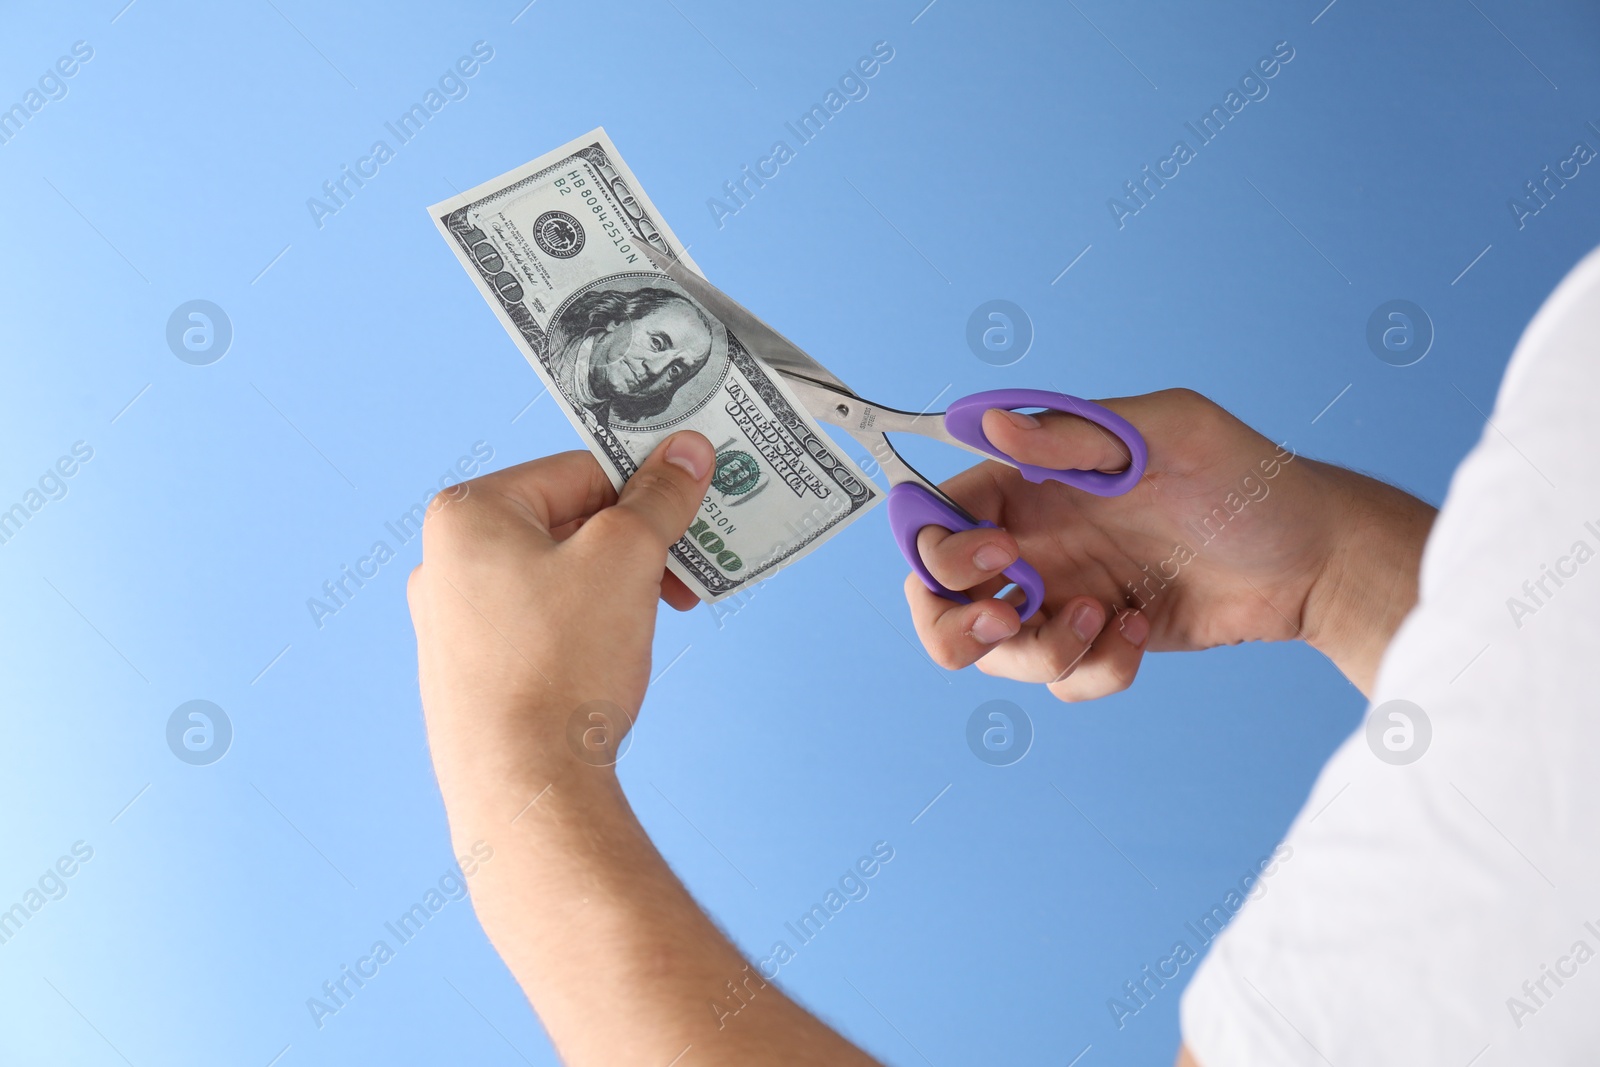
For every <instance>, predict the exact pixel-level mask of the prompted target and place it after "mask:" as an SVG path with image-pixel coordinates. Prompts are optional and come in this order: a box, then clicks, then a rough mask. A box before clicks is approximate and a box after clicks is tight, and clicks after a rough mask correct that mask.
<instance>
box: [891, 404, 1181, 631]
mask: <svg viewBox="0 0 1600 1067" xmlns="http://www.w3.org/2000/svg"><path fill="white" fill-rule="evenodd" d="M990 408H1003V409H1006V410H1008V411H1011V410H1016V409H1018V408H1048V409H1050V410H1052V411H1061V412H1066V413H1067V414H1071V415H1077V416H1079V417H1080V418H1085V419H1088V420H1089V421H1090V422H1092V423H1095V424H1096V425H1097V426H1100V427H1103V428H1104V429H1105V430H1107V431H1108V432H1110V433H1111V434H1112V435H1114V436H1115V437H1117V438H1118V439H1119V440H1121V442H1122V444H1123V446H1124V447H1125V448H1127V450H1128V454H1129V456H1130V457H1131V461H1130V462H1129V464H1128V469H1127V470H1125V471H1122V472H1120V473H1117V474H1108V473H1106V472H1104V471H1084V470H1056V469H1054V468H1051V467H1039V466H1035V465H1034V464H1031V463H1019V462H1017V461H1016V460H1015V459H1013V458H1011V457H1010V456H1008V455H1007V454H1006V453H1004V452H1002V451H1001V450H1000V449H998V448H996V447H995V446H994V445H993V444H992V443H990V441H989V438H988V437H987V436H986V435H985V434H984V432H983V413H984V412H985V411H988V410H989V409H990ZM944 425H945V429H946V430H948V431H949V432H950V434H951V436H953V437H955V438H956V439H957V440H959V441H962V442H965V443H966V444H969V445H971V446H972V447H974V448H976V449H979V450H980V451H982V452H984V453H987V454H988V455H991V456H993V457H994V458H995V459H999V460H1003V461H1005V462H1006V463H1010V464H1012V465H1013V466H1015V467H1016V468H1017V469H1018V470H1019V471H1020V472H1021V473H1022V476H1023V477H1024V478H1026V479H1027V480H1028V481H1030V482H1035V483H1037V482H1043V481H1047V480H1049V481H1057V482H1062V483H1064V484H1066V485H1070V486H1072V487H1073V488H1075V489H1082V490H1084V491H1085V492H1089V493H1094V494H1095V495H1097V496H1119V495H1121V494H1123V493H1126V492H1128V491H1129V490H1130V489H1132V488H1133V487H1134V486H1135V485H1137V484H1139V479H1140V478H1141V477H1143V476H1144V469H1145V465H1146V463H1147V462H1148V460H1149V449H1148V448H1147V447H1146V445H1145V441H1144V437H1143V436H1142V435H1141V434H1140V433H1139V431H1138V430H1136V429H1134V428H1133V424H1132V423H1130V422H1128V420H1127V419H1124V418H1123V417H1122V416H1120V415H1118V414H1116V413H1115V412H1112V411H1110V410H1108V409H1106V408H1104V407H1101V406H1100V405H1099V404H1095V403H1092V402H1090V401H1088V400H1083V399H1080V398H1079V397H1075V396H1068V395H1067V394H1066V393H1053V392H1049V391H1047V390H1043V389H994V390H990V391H989V392H984V393H974V394H973V395H971V396H968V397H963V398H962V399H960V400H957V401H956V402H955V403H954V404H952V405H950V408H949V410H948V411H946V412H945V414H944ZM994 525H995V524H994V523H992V522H989V521H987V520H984V521H981V522H980V521H977V520H975V519H973V518H972V517H971V516H970V515H967V514H966V513H964V512H962V511H960V510H958V509H956V508H953V507H951V506H950V505H949V504H948V503H946V502H945V501H944V500H942V499H940V497H939V496H937V495H935V494H934V493H932V492H930V491H929V490H928V489H927V488H925V487H924V486H922V485H919V484H918V483H916V482H914V481H902V482H898V483H897V484H895V485H894V486H893V487H892V488H890V490H889V528H890V530H892V531H893V533H894V539H895V543H896V544H898V545H899V546H900V554H901V555H903V556H904V557H905V558H906V562H907V563H909V564H910V565H911V569H912V570H913V571H915V572H916V574H917V576H918V577H919V578H921V579H922V583H923V584H924V585H926V586H927V587H928V588H929V589H930V590H932V591H933V592H934V593H936V594H938V595H939V596H942V597H944V598H945V599H946V600H953V601H955V602H956V603H958V604H970V603H971V602H972V600H971V598H970V597H968V596H967V595H966V594H964V593H961V592H958V591H957V590H954V589H947V588H945V586H944V585H943V584H942V583H941V582H940V581H939V580H938V579H937V578H935V577H934V576H933V574H932V573H931V572H930V571H929V570H928V566H927V564H925V563H924V562H923V561H922V553H921V552H920V551H918V549H917V535H918V534H919V533H921V532H922V528H923V527H924V526H940V527H943V528H944V529H947V530H949V531H951V532H952V533H957V532H961V531H964V530H976V529H982V528H989V529H993V528H994ZM1002 573H1003V574H1004V575H1005V577H1007V578H1009V579H1010V580H1011V581H1012V582H1015V583H1016V585H1017V587H1018V588H1019V589H1021V590H1022V591H1023V594H1024V596H1025V597H1026V599H1025V600H1024V602H1023V605H1022V608H1021V610H1020V611H1019V612H1018V613H1017V614H1018V615H1019V616H1020V617H1021V618H1023V619H1028V618H1030V617H1031V616H1032V615H1033V613H1034V612H1036V611H1038V610H1039V605H1040V604H1041V603H1043V601H1044V579H1043V578H1041V577H1040V576H1039V572H1038V571H1036V570H1034V568H1033V566H1032V565H1031V564H1029V563H1028V562H1027V561H1026V560H1022V559H1019V560H1017V561H1016V562H1014V563H1012V564H1011V566H1009V567H1007V568H1006V569H1005V570H1004V571H1003V572H1002Z"/></svg>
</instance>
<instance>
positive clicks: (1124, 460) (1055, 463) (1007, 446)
mask: <svg viewBox="0 0 1600 1067" xmlns="http://www.w3.org/2000/svg"><path fill="white" fill-rule="evenodd" d="M1105 406H1106V407H1108V408H1112V407H1113V405H1112V404H1110V403H1106V404H1105ZM1118 414H1119V415H1123V416H1124V417H1126V415H1125V414H1124V413H1123V412H1120V411H1119V412H1118ZM983 432H984V436H986V437H988V438H989V441H990V442H991V443H992V444H993V445H994V446H995V447H996V448H998V449H1000V451H1002V452H1004V453H1005V454H1006V455H1008V456H1010V457H1012V458H1013V459H1016V460H1019V461H1021V462H1023V463H1033V464H1036V465H1038V466H1041V467H1052V468H1055V469H1057V470H1084V471H1095V470H1098V471H1122V470H1127V468H1128V463H1129V462H1130V457H1129V456H1128V450H1127V448H1125V447H1124V446H1123V444H1122V441H1121V440H1119V439H1118V437H1117V435H1116V434H1114V433H1112V432H1111V431H1110V430H1107V429H1106V428H1105V427H1103V426H1099V425H1096V424H1095V423H1092V422H1090V421H1089V420H1088V419H1083V418H1079V417H1078V416H1076V415H1069V414H1066V413H1065V412H1045V413H1043V414H1040V415H1037V416H1035V415H1028V414H1025V413H1023V412H1018V411H1006V410H1004V409H1002V408H991V409H989V410H988V411H985V412H984V413H983Z"/></svg>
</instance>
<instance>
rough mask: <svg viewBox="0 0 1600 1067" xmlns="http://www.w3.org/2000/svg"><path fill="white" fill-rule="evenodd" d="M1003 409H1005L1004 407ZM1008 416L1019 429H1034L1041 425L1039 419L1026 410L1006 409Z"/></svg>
mask: <svg viewBox="0 0 1600 1067" xmlns="http://www.w3.org/2000/svg"><path fill="white" fill-rule="evenodd" d="M1001 410H1002V411H1005V409H1004V408H1002V409H1001ZM1006 418H1008V419H1010V420H1011V425H1013V426H1015V427H1016V428H1017V429H1019V430H1032V429H1034V428H1035V427H1037V426H1038V425H1039V420H1038V419H1036V418H1034V417H1033V416H1032V415H1029V414H1028V413H1027V412H1025V411H1006Z"/></svg>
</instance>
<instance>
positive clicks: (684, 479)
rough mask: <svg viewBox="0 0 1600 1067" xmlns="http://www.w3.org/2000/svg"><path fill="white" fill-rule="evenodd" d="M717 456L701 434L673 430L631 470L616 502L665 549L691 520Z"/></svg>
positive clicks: (704, 493)
mask: <svg viewBox="0 0 1600 1067" xmlns="http://www.w3.org/2000/svg"><path fill="white" fill-rule="evenodd" d="M716 458H717V457H716V452H715V451H714V450H713V449H712V447H711V442H710V441H707V440H706V439H705V438H704V437H703V436H701V435H700V434H698V433H695V432H694V431H693V430H682V431H680V432H678V433H675V434H673V435H672V436H671V437H669V438H667V439H666V440H665V441H663V442H662V443H661V444H659V445H657V446H656V450H655V451H654V452H652V453H650V458H649V459H647V460H645V461H644V463H643V464H642V465H641V466H640V467H639V469H638V470H637V471H634V473H633V477H631V478H629V479H628V483H627V484H626V485H624V486H623V487H622V492H621V494H620V495H618V497H617V504H616V506H617V507H618V508H619V509H623V510H626V511H628V512H631V513H632V514H633V515H634V516H636V517H637V518H640V519H643V520H644V523H643V525H645V526H646V527H648V528H649V530H650V531H651V532H652V533H653V534H654V535H655V540H656V541H657V543H658V544H659V545H660V546H661V549H662V551H663V552H664V551H666V550H667V549H668V548H670V547H671V546H672V544H673V543H674V542H675V541H677V540H678V538H680V537H682V536H683V532H684V531H685V530H687V529H688V528H689V523H690V522H691V521H693V520H694V516H695V512H697V511H698V510H699V509H700V501H701V500H702V499H703V498H704V497H705V495H706V484H707V483H708V482H709V481H710V480H711V468H712V465H713V464H714V463H715V462H716Z"/></svg>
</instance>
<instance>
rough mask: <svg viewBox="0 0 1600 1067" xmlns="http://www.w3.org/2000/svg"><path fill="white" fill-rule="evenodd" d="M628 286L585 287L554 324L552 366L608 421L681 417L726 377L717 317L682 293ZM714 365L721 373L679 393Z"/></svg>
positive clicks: (567, 387)
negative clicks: (704, 310)
mask: <svg viewBox="0 0 1600 1067" xmlns="http://www.w3.org/2000/svg"><path fill="white" fill-rule="evenodd" d="M617 282H620V283H622V284H626V281H625V280H623V279H618V280H617ZM613 284H616V283H613ZM622 284H618V285H617V287H615V288H597V289H591V290H589V291H588V292H585V293H580V294H579V295H578V296H577V297H575V298H574V299H573V300H572V302H571V303H570V304H568V305H567V307H566V308H565V309H563V310H562V311H561V312H560V314H559V315H558V316H557V318H556V320H555V321H554V322H553V323H552V324H551V327H552V328H551V338H550V340H551V346H550V356H549V360H550V371H551V373H552V374H553V375H554V376H555V378H556V381H557V382H559V383H560V385H561V387H562V389H563V390H564V391H565V392H566V394H567V395H568V396H569V397H570V398H571V399H572V400H574V401H575V402H576V403H578V404H581V405H582V406H583V407H584V408H585V409H587V410H588V411H589V412H590V413H591V414H593V415H594V417H595V419H596V420H598V421H599V422H600V423H601V424H602V425H618V424H620V428H646V427H647V425H648V424H662V423H665V422H670V421H675V418H676V417H677V416H681V415H682V414H685V413H687V412H688V411H689V410H693V409H694V408H698V407H699V406H700V405H701V403H703V401H704V399H705V398H706V397H707V396H708V395H709V394H710V391H711V389H713V388H715V386H716V385H717V384H718V383H719V382H720V380H721V378H722V371H723V370H724V369H725V368H726V365H727V352H726V342H725V341H722V342H720V343H719V338H718V334H717V331H716V330H715V329H714V328H713V325H712V321H711V319H710V318H709V317H708V316H707V315H706V314H705V313H704V312H703V311H701V309H700V308H699V307H698V306H697V305H696V304H695V303H694V302H693V301H691V300H690V299H688V298H687V297H686V296H684V295H683V294H682V293H678V292H675V291H673V290H671V289H667V288H664V287H661V286H659V285H649V284H643V285H635V286H633V287H628V288H623V287H622ZM708 367H714V368H715V372H714V373H710V374H706V375H705V380H704V381H702V382H700V383H697V385H698V386H699V387H698V388H695V389H691V390H689V391H688V392H687V393H685V394H684V395H683V396H681V397H680V395H679V392H680V390H683V389H684V387H685V386H686V385H689V384H690V383H691V382H694V381H695V379H696V378H697V377H699V376H701V375H702V373H703V372H705V371H706V370H707V368H708ZM675 401H677V403H675ZM675 409H682V410H675Z"/></svg>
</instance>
